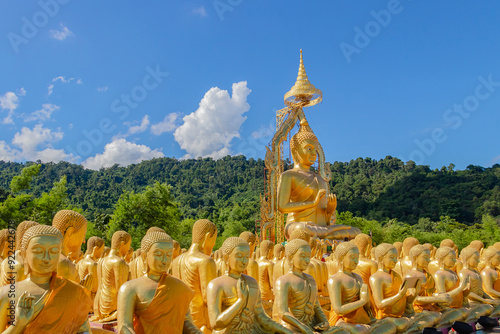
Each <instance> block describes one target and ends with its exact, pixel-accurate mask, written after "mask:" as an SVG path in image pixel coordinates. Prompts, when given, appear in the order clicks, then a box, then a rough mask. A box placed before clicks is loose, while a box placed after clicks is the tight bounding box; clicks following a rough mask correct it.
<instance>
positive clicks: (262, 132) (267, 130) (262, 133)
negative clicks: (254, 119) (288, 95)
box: [251, 126, 276, 139]
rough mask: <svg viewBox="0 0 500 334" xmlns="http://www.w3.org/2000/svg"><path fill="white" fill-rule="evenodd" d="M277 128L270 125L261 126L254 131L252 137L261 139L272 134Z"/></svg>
mask: <svg viewBox="0 0 500 334" xmlns="http://www.w3.org/2000/svg"><path fill="white" fill-rule="evenodd" d="M275 131H276V130H275V129H272V128H271V127H270V126H261V127H260V128H259V130H257V131H254V132H252V135H251V136H252V138H254V139H260V138H266V137H269V136H271V135H272V134H273V133H274V132H275Z"/></svg>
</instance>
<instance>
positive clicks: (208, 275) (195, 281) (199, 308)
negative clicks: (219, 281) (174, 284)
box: [172, 219, 217, 333]
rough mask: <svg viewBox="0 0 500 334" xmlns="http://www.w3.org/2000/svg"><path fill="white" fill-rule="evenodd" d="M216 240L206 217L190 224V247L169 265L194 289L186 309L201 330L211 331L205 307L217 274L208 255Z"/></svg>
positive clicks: (214, 232)
mask: <svg viewBox="0 0 500 334" xmlns="http://www.w3.org/2000/svg"><path fill="white" fill-rule="evenodd" d="M216 239H217V227H216V226H215V224H214V223H212V222H211V221H210V220H208V219H200V220H198V221H196V222H195V223H194V225H193V234H192V244H191V247H189V250H188V251H187V252H185V253H183V254H181V255H180V256H179V257H177V258H176V259H175V260H174V261H173V264H172V275H173V276H174V277H177V278H179V279H180V280H182V281H183V282H184V283H186V284H187V286H188V287H189V288H190V289H191V290H193V291H194V297H193V300H192V301H191V304H190V306H189V309H190V311H191V316H192V317H193V322H194V324H195V325H196V326H197V327H198V328H200V329H201V330H202V332H204V333H211V329H210V321H209V319H208V308H207V286H208V283H209V282H210V281H211V280H213V279H214V278H216V277H217V267H216V265H215V261H214V259H212V258H211V257H210V254H211V253H212V249H213V248H214V246H215V241H216Z"/></svg>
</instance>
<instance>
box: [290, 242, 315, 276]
mask: <svg viewBox="0 0 500 334" xmlns="http://www.w3.org/2000/svg"><path fill="white" fill-rule="evenodd" d="M291 260H292V265H293V267H294V268H297V269H298V270H300V271H304V270H306V269H307V267H308V266H309V262H311V247H309V246H302V247H300V248H299V249H298V250H297V251H296V252H295V254H293V256H292V258H291Z"/></svg>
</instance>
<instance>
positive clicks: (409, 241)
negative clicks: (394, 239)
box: [403, 237, 419, 256]
mask: <svg viewBox="0 0 500 334" xmlns="http://www.w3.org/2000/svg"><path fill="white" fill-rule="evenodd" d="M418 244H419V241H418V239H417V238H414V237H408V238H406V239H405V240H403V254H404V255H405V256H407V255H410V249H412V248H413V246H416V245H418Z"/></svg>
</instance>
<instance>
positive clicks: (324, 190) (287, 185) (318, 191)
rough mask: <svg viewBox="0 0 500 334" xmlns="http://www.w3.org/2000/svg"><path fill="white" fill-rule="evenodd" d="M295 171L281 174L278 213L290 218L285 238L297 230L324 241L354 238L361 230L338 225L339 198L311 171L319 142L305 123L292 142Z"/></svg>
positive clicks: (318, 175)
mask: <svg viewBox="0 0 500 334" xmlns="http://www.w3.org/2000/svg"><path fill="white" fill-rule="evenodd" d="M290 150H291V152H292V157H293V161H294V167H293V169H290V170H287V171H285V172H284V173H283V174H281V176H280V179H279V182H278V184H279V185H278V210H280V211H281V212H282V213H284V214H288V217H287V222H286V226H285V236H286V237H287V238H289V236H290V235H291V233H292V232H293V231H294V230H296V229H302V230H305V231H307V232H308V233H309V234H310V235H311V236H317V237H319V238H321V239H323V238H336V239H343V238H349V239H351V238H354V237H355V236H356V234H358V233H360V230H359V229H357V228H353V227H350V226H346V225H336V224H335V217H334V213H335V209H336V208H337V198H336V197H335V195H333V194H330V192H329V185H328V183H327V182H326V181H325V180H324V179H323V178H322V177H321V175H320V174H318V173H315V172H313V171H311V166H312V165H313V164H314V162H315V161H316V157H317V154H318V152H317V151H318V138H316V135H315V134H314V133H313V132H312V130H311V128H310V127H309V124H308V123H307V121H306V120H305V119H303V120H302V121H301V122H300V128H299V131H298V132H297V133H296V134H295V135H294V136H293V137H292V139H291V141H290Z"/></svg>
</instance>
